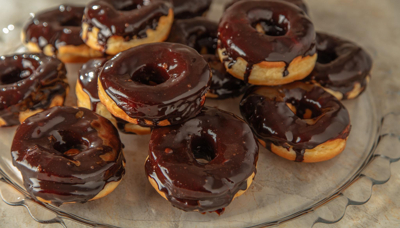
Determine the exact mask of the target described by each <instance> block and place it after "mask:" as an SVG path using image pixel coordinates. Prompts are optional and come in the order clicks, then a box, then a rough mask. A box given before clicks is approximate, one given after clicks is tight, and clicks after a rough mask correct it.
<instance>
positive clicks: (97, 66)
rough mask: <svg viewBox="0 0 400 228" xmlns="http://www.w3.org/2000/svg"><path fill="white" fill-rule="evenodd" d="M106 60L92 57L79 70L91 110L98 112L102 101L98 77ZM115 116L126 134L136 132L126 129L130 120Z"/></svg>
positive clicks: (79, 81)
mask: <svg viewBox="0 0 400 228" xmlns="http://www.w3.org/2000/svg"><path fill="white" fill-rule="evenodd" d="M106 62H107V59H106V58H101V59H92V60H90V61H88V62H87V63H85V64H83V66H82V68H81V69H80V71H79V80H78V83H80V84H81V86H82V89H83V91H84V92H85V93H86V94H87V95H88V96H89V98H90V104H91V110H92V111H94V112H96V109H97V104H98V103H100V98H99V92H98V88H97V82H98V77H99V73H100V71H101V70H102V69H103V66H104V64H105V63H106ZM113 117H114V118H115V120H116V121H117V127H118V129H119V130H120V131H121V132H123V133H126V134H134V133H133V132H127V131H125V125H126V124H129V122H127V121H125V120H123V119H120V118H118V117H116V116H113Z"/></svg>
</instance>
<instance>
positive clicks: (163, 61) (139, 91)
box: [100, 43, 211, 127]
mask: <svg viewBox="0 0 400 228" xmlns="http://www.w3.org/2000/svg"><path fill="white" fill-rule="evenodd" d="M100 81H101V83H102V87H103V88H104V89H105V92H106V93H107V95H108V96H109V97H110V98H111V99H112V100H113V101H114V102H115V103H116V104H117V106H118V107H120V108H121V109H122V110H123V111H124V112H125V113H126V114H127V115H128V116H130V117H131V118H135V119H141V120H142V121H139V124H140V125H142V126H145V127H146V126H151V125H149V124H147V123H146V121H145V120H148V121H151V122H153V124H155V126H156V125H158V123H159V122H160V121H163V120H168V121H169V122H170V123H171V124H178V123H181V122H183V121H186V120H187V119H189V118H192V117H194V116H196V115H197V114H198V113H199V112H200V110H201V108H202V106H203V101H204V100H203V98H204V96H205V94H206V92H207V90H208V88H209V84H210V81H211V72H210V68H209V66H208V64H207V62H206V61H205V60H204V59H203V57H202V56H201V55H199V54H198V53H197V52H196V51H195V50H194V49H191V48H189V47H187V46H185V45H182V44H172V43H156V44H145V45H141V46H138V47H135V48H131V49H129V50H127V51H124V52H121V53H120V54H118V55H117V56H116V57H114V58H112V59H111V60H109V61H108V62H107V63H106V64H105V65H104V69H103V71H102V72H101V73H100Z"/></svg>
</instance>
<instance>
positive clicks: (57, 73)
mask: <svg viewBox="0 0 400 228" xmlns="http://www.w3.org/2000/svg"><path fill="white" fill-rule="evenodd" d="M65 75H66V70H65V66H64V64H63V63H62V62H61V61H60V60H58V59H56V58H53V57H48V56H45V55H43V54H18V55H12V56H1V57H0V118H2V119H3V120H4V121H5V122H6V126H13V125H18V124H19V123H20V122H19V114H20V112H23V111H28V110H31V111H34V110H37V109H47V108H48V107H49V106H50V104H51V101H52V99H53V98H54V97H55V96H57V95H59V96H62V97H63V98H64V99H65V97H66V93H67V90H68V88H69V86H68V83H67V82H66V81H67V78H66V76H65Z"/></svg>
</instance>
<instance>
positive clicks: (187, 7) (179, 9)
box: [172, 0, 211, 19]
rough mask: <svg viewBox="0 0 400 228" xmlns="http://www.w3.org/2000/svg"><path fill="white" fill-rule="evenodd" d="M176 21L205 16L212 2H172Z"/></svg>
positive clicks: (203, 0)
mask: <svg viewBox="0 0 400 228" xmlns="http://www.w3.org/2000/svg"><path fill="white" fill-rule="evenodd" d="M172 3H173V4H174V15H175V18H176V19H189V18H193V17H198V16H203V14H204V13H206V12H207V11H208V9H209V8H210V5H211V0H172Z"/></svg>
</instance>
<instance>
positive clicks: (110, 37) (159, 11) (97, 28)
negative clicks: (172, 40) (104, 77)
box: [81, 0, 174, 55]
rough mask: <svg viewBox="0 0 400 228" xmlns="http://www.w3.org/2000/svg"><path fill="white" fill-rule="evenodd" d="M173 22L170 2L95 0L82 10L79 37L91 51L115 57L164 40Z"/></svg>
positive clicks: (152, 0)
mask: <svg viewBox="0 0 400 228" xmlns="http://www.w3.org/2000/svg"><path fill="white" fill-rule="evenodd" d="M173 20H174V13H173V9H172V3H171V2H170V0H148V1H143V0H140V1H139V0H97V1H93V2H91V3H89V4H88V5H87V6H86V8H85V13H84V16H83V21H82V33H81V37H82V39H83V40H84V41H85V43H86V44H87V45H89V46H90V47H91V48H93V49H95V50H98V51H101V52H104V53H107V54H109V55H115V54H117V53H119V52H121V51H125V50H127V49H129V48H131V47H136V46H138V45H141V44H146V43H154V42H162V41H164V40H166V39H167V38H168V34H169V31H170V29H171V26H172V22H173Z"/></svg>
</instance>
